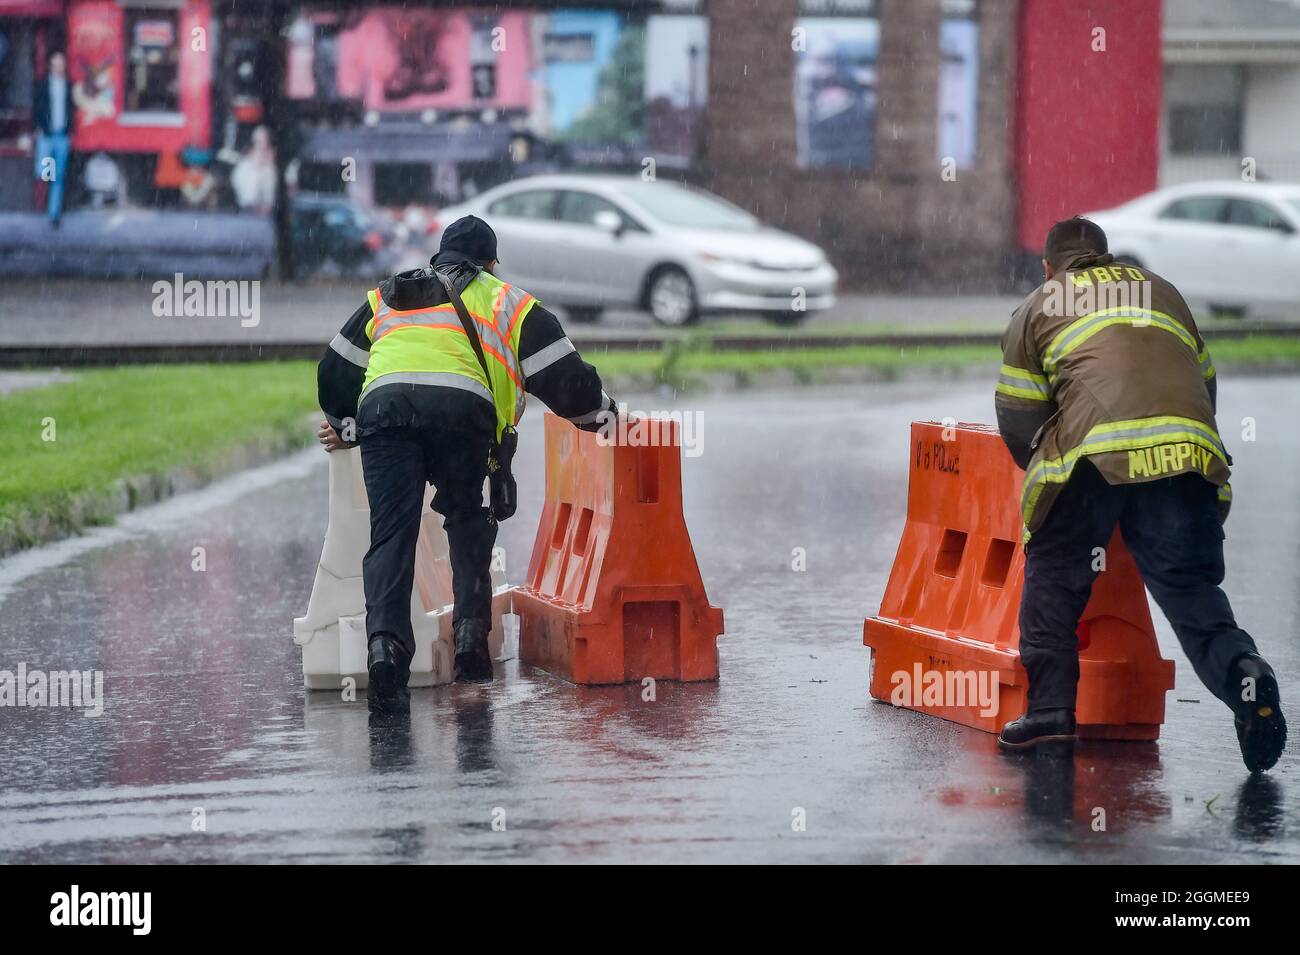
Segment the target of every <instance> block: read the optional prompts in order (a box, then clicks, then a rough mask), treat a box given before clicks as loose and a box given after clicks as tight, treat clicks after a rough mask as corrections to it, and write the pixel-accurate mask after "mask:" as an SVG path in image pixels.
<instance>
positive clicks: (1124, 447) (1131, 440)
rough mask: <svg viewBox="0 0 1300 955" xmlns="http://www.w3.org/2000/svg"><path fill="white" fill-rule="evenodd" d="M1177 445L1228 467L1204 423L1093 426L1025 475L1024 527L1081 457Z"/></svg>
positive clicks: (1167, 419)
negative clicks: (1203, 451) (1205, 453)
mask: <svg viewBox="0 0 1300 955" xmlns="http://www.w3.org/2000/svg"><path fill="white" fill-rule="evenodd" d="M1181 442H1190V443H1191V444H1195V445H1198V446H1200V447H1202V448H1205V449H1206V450H1207V451H1209V452H1210V453H1212V454H1213V455H1214V456H1215V457H1217V458H1219V459H1220V460H1221V461H1223V463H1224V464H1225V465H1226V464H1227V463H1228V452H1227V451H1226V450H1225V449H1224V447H1223V442H1222V441H1221V440H1220V438H1219V435H1218V434H1217V433H1216V432H1215V430H1214V429H1213V428H1212V427H1210V426H1209V425H1207V424H1206V423H1205V422H1203V421H1197V420H1195V419H1193V418H1180V417H1175V416H1173V415H1163V416H1157V417H1154V418H1137V419H1134V420H1131V421H1111V422H1107V423H1106V424H1099V425H1097V426H1096V427H1095V428H1093V429H1092V430H1091V431H1089V432H1088V433H1087V435H1085V436H1084V439H1083V441H1081V442H1080V443H1079V445H1078V446H1077V447H1075V448H1072V449H1071V450H1070V451H1067V452H1066V453H1065V454H1063V455H1062V456H1061V457H1059V458H1053V459H1050V460H1047V459H1044V460H1042V461H1039V462H1038V463H1036V464H1034V465H1033V466H1032V467H1030V469H1029V471H1028V472H1026V474H1025V483H1024V487H1023V489H1022V490H1021V494H1020V508H1021V513H1022V514H1023V516H1024V522H1025V525H1026V526H1028V525H1029V524H1030V523H1032V520H1033V516H1034V507H1035V506H1036V505H1037V503H1038V498H1039V496H1040V495H1041V494H1042V492H1043V488H1044V487H1046V486H1047V485H1048V484H1064V483H1065V482H1066V481H1068V480H1069V479H1070V475H1071V473H1073V471H1074V465H1075V464H1076V463H1077V462H1078V460H1079V458H1080V457H1081V456H1083V455H1085V454H1102V453H1104V452H1107V451H1133V450H1138V449H1140V448H1148V447H1153V446H1155V445H1162V444H1174V443H1181Z"/></svg>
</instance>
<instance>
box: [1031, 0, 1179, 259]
mask: <svg viewBox="0 0 1300 955" xmlns="http://www.w3.org/2000/svg"><path fill="white" fill-rule="evenodd" d="M1160 9H1161V0H1021V6H1020V35H1019V40H1018V46H1019V73H1018V76H1017V87H1016V130H1015V136H1016V172H1017V175H1018V177H1019V196H1020V206H1019V210H1018V217H1017V230H1016V231H1017V239H1018V242H1019V245H1020V247H1021V248H1022V249H1031V250H1037V249H1041V248H1042V245H1043V240H1044V239H1045V238H1046V237H1047V230H1048V229H1050V228H1051V227H1052V224H1053V223H1055V222H1056V221H1058V220H1060V219H1064V218H1067V217H1069V216H1072V215H1074V214H1076V213H1081V212H1092V211H1096V210H1099V209H1106V208H1109V207H1111V206H1114V205H1117V204H1119V203H1121V202H1124V201H1126V200H1128V199H1132V198H1134V197H1135V196H1138V195H1141V194H1142V193H1144V192H1150V191H1151V190H1152V189H1154V188H1155V187H1156V175H1157V170H1158V167H1159V162H1160V139H1159V135H1160V105H1161V78H1162V58H1161V50H1160ZM1098 27H1100V28H1103V29H1104V30H1105V31H1106V32H1105V44H1106V49H1105V51H1104V52H1097V51H1094V50H1093V43H1094V37H1093V31H1094V30H1095V29H1096V28H1098Z"/></svg>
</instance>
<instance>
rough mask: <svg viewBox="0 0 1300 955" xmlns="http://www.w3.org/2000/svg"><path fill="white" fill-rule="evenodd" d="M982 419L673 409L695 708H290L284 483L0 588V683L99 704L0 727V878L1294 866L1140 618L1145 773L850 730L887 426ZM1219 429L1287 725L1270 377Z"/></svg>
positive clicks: (615, 701) (1234, 524)
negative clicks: (39, 873) (1153, 685)
mask: <svg viewBox="0 0 1300 955" xmlns="http://www.w3.org/2000/svg"><path fill="white" fill-rule="evenodd" d="M991 404H992V403H991V400H990V397H989V389H988V388H987V387H985V386H983V385H976V384H968V383H960V384H953V385H948V384H942V385H936V384H933V383H919V384H895V385H875V386H860V387H855V388H844V389H801V390H797V391H793V392H789V393H777V392H752V393H739V394H736V395H733V396H730V397H722V396H706V397H700V398H693V399H686V400H684V401H683V402H682V403H681V404H680V405H679V406H680V407H687V408H694V409H697V410H700V411H702V412H703V415H704V417H703V421H704V426H703V436H704V445H703V447H704V454H703V456H701V457H698V458H690V459H687V460H686V461H685V487H686V491H685V493H686V515H687V520H688V523H689V525H690V528H691V531H692V534H693V537H694V541H695V546H696V552H697V555H698V557H699V562H700V566H701V570H702V572H703V575H704V579H705V582H706V585H707V586H708V589H709V595H710V598H711V600H712V602H713V603H714V604H715V605H717V606H721V607H723V608H724V610H725V612H726V623H727V633H726V635H725V636H724V637H723V638H722V640H721V642H720V647H721V672H722V679H721V681H720V682H719V683H717V684H709V685H673V684H669V683H662V682H661V683H660V685H659V692H658V699H657V701H656V702H654V703H646V702H643V701H642V700H641V693H640V687H639V686H632V687H614V688H597V689H587V688H576V687H573V686H570V685H568V684H566V683H564V682H562V681H560V680H558V679H555V678H553V677H551V676H549V675H547V674H545V673H543V672H540V671H535V670H531V669H530V668H527V667H523V666H521V665H519V664H518V663H517V662H511V663H509V664H507V665H506V667H505V668H504V673H503V674H500V675H499V676H498V679H497V681H496V682H495V683H494V684H493V685H492V686H491V687H490V688H477V687H443V688H437V689H426V690H417V691H414V692H413V693H412V698H411V706H410V712H409V717H403V716H401V715H398V716H395V717H394V716H382V715H376V716H372V715H371V714H370V713H369V711H368V709H367V706H366V704H365V702H364V697H363V699H362V702H357V703H344V702H342V701H341V700H339V699H338V697H337V695H336V694H332V693H314V694H312V695H311V696H310V697H308V696H307V695H306V694H305V691H304V690H303V688H302V679H301V674H300V672H299V669H298V667H299V661H298V651H297V648H296V647H295V646H294V645H293V641H292V637H291V626H292V618H293V617H294V616H295V615H296V614H300V613H301V612H302V611H303V609H304V607H305V605H306V600H307V595H308V591H309V589H310V586H311V579H312V574H313V571H314V568H315V564H316V561H317V558H318V556H319V551H320V543H321V538H322V534H323V530H324V525H325V509H324V501H325V491H326V469H325V467H324V461H323V455H322V454H319V453H316V452H308V453H306V454H304V455H299V456H298V457H295V458H292V459H288V460H287V461H285V462H281V463H279V464H277V465H273V466H272V467H271V468H270V469H263V470H262V471H258V472H249V473H248V474H246V475H243V476H240V477H237V478H235V479H232V480H230V481H226V482H223V483H222V484H220V485H216V486H214V487H212V488H210V489H208V490H207V491H204V492H201V493H199V494H196V495H191V496H188V497H185V498H179V499H175V500H173V501H170V502H167V503H165V504H163V505H161V506H159V507H157V508H153V509H150V510H147V511H143V512H139V513H137V514H135V515H132V516H130V517H128V518H127V519H126V520H125V521H124V522H122V524H120V525H119V526H118V527H116V528H112V529H106V530H100V531H97V532H95V533H94V534H92V536H91V537H90V538H89V539H83V540H79V541H73V542H67V543H64V544H62V545H56V546H55V547H53V548H46V549H43V550H40V551H35V552H30V553H28V554H25V555H19V556H18V557H17V558H12V559H10V560H9V561H7V562H3V563H0V635H2V639H0V648H2V649H3V656H4V659H3V660H2V661H0V666H2V667H7V668H11V669H12V668H14V667H15V666H16V665H17V663H18V662H19V661H23V662H26V664H27V665H28V667H32V668H36V667H40V668H45V669H71V668H84V669H89V668H101V669H103V670H105V671H106V685H105V693H106V697H107V703H106V709H105V712H104V715H103V716H101V717H99V718H90V719H88V718H85V717H83V716H82V715H80V714H79V713H77V712H74V711H67V710H52V709H21V710H20V709H0V748H2V749H3V752H4V755H5V758H4V759H3V760H2V761H0V833H3V836H2V837H0V861H5V862H36V861H40V862H216V861H221V862H270V861H295V862H388V861H392V862H403V861H412V862H416V861H419V862H425V861H430V862H441V861H472V862H490V861H535V862H541V861H548V862H550V861H620V862H634V861H655V862H673V861H680V862H716V861H742V862H758V861H786V862H793V861H800V862H822V861H825V862H830V861H848V862H859V861H860V862H970V863H1008V862H1042V861H1065V862H1087V863H1097V862H1175V861H1176V862H1283V861H1285V862H1297V861H1300V781H1298V780H1297V765H1298V764H1297V758H1296V756H1295V755H1294V754H1288V755H1287V756H1285V757H1284V758H1283V761H1282V762H1281V763H1280V764H1279V766H1278V767H1277V768H1276V769H1275V770H1274V771H1273V773H1271V774H1270V775H1269V776H1267V777H1263V778H1256V779H1254V780H1251V779H1249V777H1248V776H1247V774H1246V772H1245V770H1244V769H1243V767H1242V766H1241V763H1240V759H1239V756H1238V754H1237V751H1236V743H1235V740H1234V738H1233V735H1232V731H1231V728H1230V718H1229V715H1228V713H1227V711H1226V710H1225V709H1224V708H1223V707H1222V706H1221V704H1219V703H1218V702H1217V701H1215V700H1214V699H1213V698H1212V697H1211V696H1210V694H1209V693H1208V692H1207V691H1206V690H1204V688H1202V687H1201V686H1200V685H1199V684H1198V683H1197V682H1196V679H1195V676H1194V675H1193V674H1192V672H1191V669H1190V667H1188V666H1187V664H1186V663H1185V661H1184V660H1183V659H1182V657H1181V655H1180V654H1179V652H1178V649H1177V645H1176V642H1175V641H1174V639H1173V637H1172V634H1171V633H1170V631H1169V629H1168V626H1167V625H1166V624H1165V623H1164V621H1163V618H1159V617H1158V616H1157V621H1158V627H1159V630H1160V638H1161V644H1162V647H1163V650H1164V654H1165V655H1166V656H1169V657H1172V658H1173V659H1175V660H1176V661H1177V665H1178V670H1177V681H1178V684H1177V688H1176V689H1175V690H1174V691H1173V692H1172V693H1171V694H1170V696H1169V698H1168V717H1167V721H1166V724H1165V727H1164V732H1163V735H1162V738H1161V740H1160V742H1159V743H1158V744H1133V743H1128V744H1122V743H1091V744H1080V747H1079V750H1078V752H1077V754H1076V757H1075V759H1074V761H1073V762H1072V763H1071V762H1068V761H1060V760H1053V759H1029V760H1025V759H1017V758H1007V757H1003V756H1000V755H999V754H998V753H997V752H996V750H995V747H994V743H993V739H992V737H990V736H987V735H984V734H982V733H979V732H976V731H974V730H970V729H965V728H962V727H958V726H956V725H953V724H949V723H944V722H942V721H939V720H935V719H932V718H928V717H925V716H921V715H919V714H915V713H911V712H908V711H905V710H896V709H893V708H891V707H889V706H886V705H882V704H876V703H872V702H870V701H869V698H868V695H867V681H868V661H869V652H868V651H867V650H866V649H865V648H864V647H863V646H862V642H861V639H862V620H863V617H864V616H866V615H868V614H870V613H872V612H874V610H875V609H876V607H877V606H878V603H879V599H880V594H881V591H882V589H883V587H884V583H885V579H886V575H887V573H888V569H889V564H890V562H891V560H892V557H893V552H894V548H895V546H896V544H897V539H898V535H899V532H900V529H901V523H902V508H903V505H904V494H905V482H906V467H905V462H906V455H907V424H908V422H909V421H911V420H912V419H914V418H942V417H944V416H947V415H952V416H954V417H956V418H959V419H963V420H988V419H989V418H990V417H991V415H992V407H991ZM1220 404H1221V414H1220V421H1221V423H1222V427H1223V431H1224V434H1225V438H1226V440H1227V443H1228V445H1229V448H1230V450H1231V451H1232V452H1233V454H1234V455H1235V457H1236V460H1237V469H1236V474H1235V477H1234V488H1235V490H1236V495H1235V500H1236V503H1235V505H1234V510H1233V515H1232V518H1231V519H1230V522H1229V527H1228V531H1229V548H1228V559H1229V581H1228V584H1227V589H1228V591H1229V593H1230V595H1231V596H1232V598H1233V600H1234V604H1235V606H1236V609H1237V613H1238V617H1239V619H1240V620H1241V622H1242V623H1243V625H1244V626H1245V627H1246V628H1247V629H1248V630H1251V631H1252V632H1253V633H1254V635H1255V637H1256V639H1257V640H1258V642H1259V643H1260V645H1261V649H1262V650H1263V651H1264V652H1265V654H1266V655H1268V656H1269V657H1270V658H1271V659H1272V660H1273V662H1274V665H1275V666H1276V667H1277V669H1278V671H1279V674H1280V675H1281V676H1282V678H1283V684H1284V685H1283V691H1284V699H1285V700H1286V701H1287V702H1292V701H1294V700H1296V699H1297V697H1296V692H1295V687H1296V686H1297V685H1300V647H1298V646H1297V639H1296V634H1297V630H1298V628H1297V623H1300V553H1298V551H1300V478H1298V477H1297V474H1298V473H1300V434H1297V431H1296V428H1295V421H1296V420H1297V416H1298V415H1300V378H1256V379H1250V380H1228V381H1226V382H1224V383H1223V384H1222V385H1221V398H1220ZM664 405H665V403H664V402H660V401H656V400H653V399H647V400H645V401H634V402H633V408H634V409H635V408H640V409H642V410H646V411H649V410H655V409H657V408H659V407H663V406H664ZM1247 416H1250V417H1253V418H1255V419H1256V428H1257V435H1258V439H1257V440H1256V441H1254V442H1243V441H1242V440H1240V433H1239V428H1238V425H1237V423H1238V422H1240V421H1241V420H1242V419H1243V418H1245V417H1247ZM539 424H540V414H539V413H538V410H537V409H534V410H532V411H531V412H530V413H529V415H528V416H527V418H526V419H525V435H524V441H523V448H522V449H521V452H520V454H521V459H520V464H519V472H520V475H521V486H522V496H523V500H522V504H521V508H520V513H519V515H518V516H517V517H515V518H514V519H513V520H512V521H510V522H509V523H508V524H506V525H505V526H504V528H503V533H502V542H503V543H504V544H505V546H506V548H507V555H508V556H507V570H508V576H509V578H510V579H511V580H512V581H517V580H519V579H520V578H521V577H522V574H523V571H524V568H525V566H526V563H527V559H528V552H529V549H530V547H531V543H532V536H533V531H534V528H535V520H536V514H537V512H538V509H539V502H540V494H541V481H540V460H541V459H540V455H541V440H540V439H541V435H540V428H539ZM774 449H780V453H779V454H774V453H773V450H774ZM195 546H203V547H205V548H206V555H207V570H206V571H205V572H195V571H194V570H192V569H191V560H192V557H191V553H192V548H194V547H195ZM795 547H803V548H805V549H806V551H807V571H806V572H804V573H796V572H794V571H792V569H791V551H792V548H795ZM1291 711H1292V714H1293V722H1295V713H1296V712H1297V709H1296V707H1295V706H1294V703H1293V702H1292V706H1291ZM1097 808H1102V809H1104V810H1105V821H1106V828H1105V831H1096V830H1095V829H1094V828H1093V823H1094V819H1095V818H1096V817H1097V816H1096V813H1095V810H1096V809H1097ZM197 809H201V810H202V811H203V813H204V814H205V818H206V831H199V832H196V831H193V829H192V820H193V818H194V813H195V810H197ZM797 809H802V810H804V811H805V813H806V819H807V828H806V831H804V832H794V831H792V827H791V820H792V813H793V812H794V811H795V810H797ZM494 818H496V819H497V820H498V821H501V820H504V823H505V827H504V831H496V830H494V829H493V825H492V823H493V819H494Z"/></svg>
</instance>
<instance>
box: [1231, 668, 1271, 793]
mask: <svg viewBox="0 0 1300 955" xmlns="http://www.w3.org/2000/svg"><path fill="white" fill-rule="evenodd" d="M1226 696H1227V698H1228V700H1229V703H1228V705H1229V706H1231V707H1232V712H1233V715H1234V722H1235V723H1236V724H1237V743H1238V744H1239V745H1240V746H1241V759H1242V761H1243V762H1244V763H1245V764H1246V768H1247V769H1249V770H1250V771H1251V772H1252V773H1262V772H1263V771H1264V770H1266V769H1270V768H1272V766H1273V765H1274V764H1275V763H1276V762H1277V761H1278V757H1280V756H1281V755H1282V750H1284V749H1286V718H1285V717H1283V716H1282V698H1281V694H1280V693H1279V692H1278V688H1277V677H1276V676H1274V675H1273V668H1272V667H1271V666H1269V665H1268V661H1266V660H1265V659H1264V658H1263V657H1261V656H1260V655H1259V654H1258V653H1245V654H1242V655H1241V656H1239V657H1237V659H1236V660H1234V661H1233V663H1232V666H1231V667H1229V669H1228V689H1227V692H1226Z"/></svg>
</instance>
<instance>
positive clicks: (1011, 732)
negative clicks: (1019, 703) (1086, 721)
mask: <svg viewBox="0 0 1300 955" xmlns="http://www.w3.org/2000/svg"><path fill="white" fill-rule="evenodd" d="M1074 740H1075V735H1074V710H1063V709H1057V710H1038V711H1036V712H1031V713H1026V714H1025V715H1024V716H1022V717H1020V719H1018V720H1012V721H1011V722H1010V723H1008V724H1007V725H1006V726H1004V727H1002V732H1001V733H999V734H998V745H999V746H1001V747H1002V748H1003V749H1009V750H1028V749H1033V748H1034V747H1036V746H1042V745H1044V744H1047V746H1046V747H1045V748H1047V749H1051V750H1053V751H1057V752H1061V753H1069V752H1073V750H1074Z"/></svg>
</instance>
